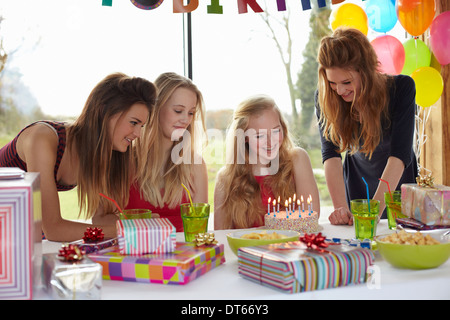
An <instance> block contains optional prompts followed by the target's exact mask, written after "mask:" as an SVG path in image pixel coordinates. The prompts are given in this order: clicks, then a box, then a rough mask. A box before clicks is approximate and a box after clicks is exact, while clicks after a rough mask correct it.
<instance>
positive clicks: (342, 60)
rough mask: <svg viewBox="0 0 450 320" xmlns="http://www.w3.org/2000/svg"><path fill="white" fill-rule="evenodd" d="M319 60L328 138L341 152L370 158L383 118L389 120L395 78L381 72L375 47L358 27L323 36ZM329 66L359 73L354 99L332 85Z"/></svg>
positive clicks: (340, 29) (321, 114)
mask: <svg viewBox="0 0 450 320" xmlns="http://www.w3.org/2000/svg"><path fill="white" fill-rule="evenodd" d="M318 62H319V82H318V88H319V104H320V107H321V109H320V112H321V113H320V125H321V126H322V128H323V133H324V136H325V138H326V139H328V140H330V141H331V142H333V143H334V144H335V145H336V146H338V147H339V150H338V152H343V151H345V150H350V152H351V153H352V154H353V153H355V152H357V151H358V150H359V151H361V152H363V153H365V154H366V155H367V156H368V157H369V158H370V157H371V156H372V153H373V152H374V150H375V148H376V147H377V146H378V144H379V143H380V140H381V136H382V129H381V123H382V121H384V120H386V121H389V118H388V104H389V96H388V90H387V86H388V82H390V81H392V77H390V76H388V75H385V74H382V73H380V72H379V69H378V68H379V62H378V58H377V54H376V52H375V50H374V49H373V47H372V45H371V44H370V42H369V40H368V39H367V37H366V36H365V35H364V34H363V33H361V32H360V31H359V30H356V29H349V28H338V29H336V30H335V32H334V33H333V35H331V36H327V37H324V38H322V40H321V43H320V47H319V54H318ZM330 68H341V69H344V70H349V71H355V72H358V73H359V75H360V81H361V90H360V92H359V94H358V96H357V97H356V94H355V97H354V100H353V101H352V102H346V101H344V100H343V99H342V98H341V97H340V96H339V95H338V94H337V93H336V91H335V90H333V89H332V88H331V86H330V84H329V82H328V79H327V76H326V69H330ZM355 102H356V103H355ZM361 143H362V145H360V144H361Z"/></svg>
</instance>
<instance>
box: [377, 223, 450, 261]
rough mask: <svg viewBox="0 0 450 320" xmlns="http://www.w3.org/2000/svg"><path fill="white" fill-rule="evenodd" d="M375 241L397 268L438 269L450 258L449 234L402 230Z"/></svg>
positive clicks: (385, 256) (381, 252)
mask: <svg viewBox="0 0 450 320" xmlns="http://www.w3.org/2000/svg"><path fill="white" fill-rule="evenodd" d="M374 239H375V241H376V242H377V247H378V251H379V252H380V254H381V255H382V256H383V258H384V259H385V260H386V261H387V262H389V263H390V264H391V265H393V266H394V267H397V268H406V269H430V268H436V267H438V266H440V265H441V264H443V263H445V262H446V261H447V259H448V258H449V257H450V235H449V233H441V234H433V233H427V234H425V233H422V232H420V231H414V232H406V231H404V230H402V231H400V232H398V233H393V234H390V235H380V236H376V237H375V238H374Z"/></svg>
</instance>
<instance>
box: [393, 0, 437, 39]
mask: <svg viewBox="0 0 450 320" xmlns="http://www.w3.org/2000/svg"><path fill="white" fill-rule="evenodd" d="M396 9H397V17H398V21H400V24H401V25H402V26H403V28H404V29H405V30H406V32H408V33H409V34H410V35H412V36H415V37H417V36H420V35H421V34H422V33H424V32H425V30H427V29H428V27H429V26H430V25H431V22H432V21H433V19H434V15H435V14H436V3H435V0H397V5H396Z"/></svg>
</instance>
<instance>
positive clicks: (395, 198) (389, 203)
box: [384, 190, 406, 230]
mask: <svg viewBox="0 0 450 320" xmlns="http://www.w3.org/2000/svg"><path fill="white" fill-rule="evenodd" d="M391 194H392V198H391ZM391 194H390V193H389V192H385V193H384V203H386V213H387V218H388V226H389V229H391V230H396V229H397V222H396V221H395V219H397V218H406V216H405V215H404V214H402V192H401V191H399V190H397V191H394V192H391Z"/></svg>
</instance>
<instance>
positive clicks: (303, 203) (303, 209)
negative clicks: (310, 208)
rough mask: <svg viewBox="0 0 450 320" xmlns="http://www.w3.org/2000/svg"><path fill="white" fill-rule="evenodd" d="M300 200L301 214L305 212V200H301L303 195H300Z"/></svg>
mask: <svg viewBox="0 0 450 320" xmlns="http://www.w3.org/2000/svg"><path fill="white" fill-rule="evenodd" d="M300 199H302V212H305V200H303V195H301V197H300Z"/></svg>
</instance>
